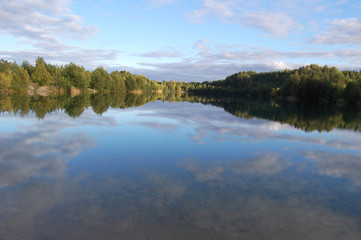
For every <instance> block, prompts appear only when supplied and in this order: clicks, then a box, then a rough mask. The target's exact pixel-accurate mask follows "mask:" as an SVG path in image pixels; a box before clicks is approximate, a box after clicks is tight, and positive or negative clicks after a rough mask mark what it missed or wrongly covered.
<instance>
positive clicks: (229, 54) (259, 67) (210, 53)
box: [128, 39, 361, 81]
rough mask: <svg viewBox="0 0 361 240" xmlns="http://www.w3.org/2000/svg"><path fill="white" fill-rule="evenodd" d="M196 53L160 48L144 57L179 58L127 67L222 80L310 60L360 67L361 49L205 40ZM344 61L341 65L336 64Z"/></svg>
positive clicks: (154, 75) (153, 74)
mask: <svg viewBox="0 0 361 240" xmlns="http://www.w3.org/2000/svg"><path fill="white" fill-rule="evenodd" d="M194 49H195V50H196V51H197V52H196V54H195V55H193V56H189V55H188V56H186V55H183V56H182V55H181V53H180V51H177V50H174V49H172V50H170V51H169V52H167V51H164V50H161V51H159V52H157V51H156V52H149V53H144V54H143V55H142V56H145V57H147V59H148V58H155V59H158V58H160V57H166V56H168V57H170V56H174V57H178V58H179V59H175V61H174V62H153V61H148V60H146V61H144V62H141V63H139V65H140V66H142V67H143V68H138V69H137V68H128V69H129V70H131V71H132V72H135V73H141V74H145V75H146V76H148V77H149V78H151V79H157V80H177V81H207V80H208V81H210V80H218V79H223V78H225V77H226V76H228V75H231V74H233V73H236V72H239V71H246V70H254V71H257V72H266V71H277V70H284V69H286V68H287V69H294V68H298V67H300V66H304V65H307V64H309V63H315V64H319V65H323V64H328V65H330V66H331V65H335V66H337V67H339V68H341V69H345V68H347V69H356V70H357V69H360V68H359V67H357V63H359V62H360V60H359V59H360V58H359V56H360V55H361V50H360V49H337V50H314V49H310V50H303V49H302V50H295V51H282V50H275V49H270V48H265V47H253V46H248V47H245V46H237V45H215V44H213V43H212V42H211V41H210V40H208V39H204V40H201V41H197V42H196V43H195V44H194ZM338 62H342V65H341V64H339V65H337V63H338Z"/></svg>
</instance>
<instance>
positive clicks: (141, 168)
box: [0, 101, 361, 239]
mask: <svg viewBox="0 0 361 240" xmlns="http://www.w3.org/2000/svg"><path fill="white" fill-rule="evenodd" d="M0 123H1V125H0V126H1V129H0V133H1V135H0V239H360V238H361V204H360V201H359V200H360V199H361V191H360V190H361V174H360V173H361V146H360V145H359V142H360V140H361V134H360V133H357V132H352V131H346V130H334V131H332V132H329V133H325V132H323V133H318V132H313V133H305V132H303V131H300V130H297V129H294V128H292V127H291V126H289V125H287V124H285V125H282V124H280V123H276V122H270V121H266V120H260V119H252V120H247V119H239V118H237V117H235V116H233V115H230V114H229V113H227V112H225V111H224V110H223V109H221V108H217V107H214V106H207V105H202V104H198V103H166V102H164V103H163V102H160V101H157V102H154V103H148V104H147V105H145V106H142V107H137V108H130V109H126V110H124V109H109V110H108V111H107V112H105V113H103V114H102V116H99V115H96V114H95V113H93V111H92V110H91V109H86V110H85V112H84V113H83V114H82V115H81V116H80V117H79V118H76V119H74V118H70V117H68V116H67V115H66V114H65V113H63V112H61V111H59V112H55V113H52V114H49V115H48V116H47V117H46V118H44V119H43V120H38V119H37V118H36V117H35V116H32V115H31V114H30V115H27V116H26V117H22V118H21V117H18V116H14V115H11V114H1V115H0Z"/></svg>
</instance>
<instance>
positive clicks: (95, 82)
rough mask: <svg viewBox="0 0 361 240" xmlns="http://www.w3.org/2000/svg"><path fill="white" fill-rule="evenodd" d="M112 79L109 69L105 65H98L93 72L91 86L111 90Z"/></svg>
mask: <svg viewBox="0 0 361 240" xmlns="http://www.w3.org/2000/svg"><path fill="white" fill-rule="evenodd" d="M110 84H111V79H110V76H109V74H108V72H107V71H105V70H104V68H103V67H98V68H97V69H95V70H94V71H93V72H92V75H91V80H90V87H91V88H93V89H95V90H97V91H99V92H106V91H110Z"/></svg>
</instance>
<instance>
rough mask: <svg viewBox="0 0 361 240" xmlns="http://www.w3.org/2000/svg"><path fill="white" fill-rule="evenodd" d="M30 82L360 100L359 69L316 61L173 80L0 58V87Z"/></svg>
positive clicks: (19, 87)
mask: <svg viewBox="0 0 361 240" xmlns="http://www.w3.org/2000/svg"><path fill="white" fill-rule="evenodd" d="M29 86H33V87H37V86H49V87H50V88H52V89H54V90H55V91H60V92H64V91H65V92H66V91H69V90H70V89H71V88H72V87H75V88H77V89H80V90H82V91H86V90H87V89H93V90H96V91H98V92H137V91H138V92H139V91H142V92H152V91H160V92H182V91H184V92H191V93H193V94H202V95H204V94H208V96H217V97H219V96H224V95H229V96H236V97H238V96H243V97H250V98H262V99H270V98H272V99H286V100H289V101H301V102H312V103H314V102H323V103H325V102H327V103H330V104H335V103H339V104H344V103H347V104H350V105H356V104H358V103H359V102H360V101H361V89H360V87H361V72H360V71H340V70H338V69H337V68H335V67H331V68H329V67H328V66H327V65H326V66H323V67H320V66H318V65H316V64H311V65H308V66H304V67H300V68H298V69H294V70H288V69H285V70H284V71H273V72H261V73H257V72H254V71H243V72H239V73H236V74H233V75H231V76H228V77H226V78H225V79H223V80H217V81H205V82H201V83H200V82H177V81H162V82H159V81H156V80H149V79H148V78H147V77H145V76H144V75H135V74H131V73H130V72H127V71H113V72H111V73H108V72H107V71H106V70H105V69H104V68H103V67H98V68H96V69H95V70H94V71H89V70H85V68H84V67H83V66H80V65H77V64H75V63H69V64H67V65H65V66H57V65H52V64H49V63H46V62H45V60H44V59H43V58H41V57H38V58H37V59H36V61H35V66H32V65H31V64H29V62H27V61H24V62H23V63H22V64H21V65H18V64H17V63H16V62H8V61H5V60H0V92H26V91H27V89H28V88H29Z"/></svg>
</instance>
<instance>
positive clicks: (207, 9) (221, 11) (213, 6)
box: [187, 0, 235, 22]
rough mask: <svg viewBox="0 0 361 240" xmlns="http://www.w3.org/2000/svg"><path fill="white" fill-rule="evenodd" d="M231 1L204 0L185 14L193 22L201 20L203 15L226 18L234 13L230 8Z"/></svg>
mask: <svg viewBox="0 0 361 240" xmlns="http://www.w3.org/2000/svg"><path fill="white" fill-rule="evenodd" d="M232 6H233V1H223V2H221V1H216V0H205V1H204V3H203V5H202V6H201V7H200V8H199V9H197V10H194V11H193V12H191V13H190V14H188V15H187V18H188V19H189V20H190V21H193V22H201V21H202V20H203V19H204V18H205V17H208V16H216V17H219V18H221V19H228V18H231V17H233V16H234V15H235V13H234V12H233V10H232Z"/></svg>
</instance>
